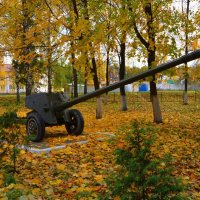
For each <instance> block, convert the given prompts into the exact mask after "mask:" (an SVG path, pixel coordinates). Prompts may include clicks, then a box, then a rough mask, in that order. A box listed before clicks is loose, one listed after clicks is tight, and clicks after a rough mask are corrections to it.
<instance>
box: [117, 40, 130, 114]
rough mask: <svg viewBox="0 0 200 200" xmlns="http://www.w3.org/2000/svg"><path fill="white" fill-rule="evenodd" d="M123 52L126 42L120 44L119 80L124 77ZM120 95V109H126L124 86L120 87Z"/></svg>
mask: <svg viewBox="0 0 200 200" xmlns="http://www.w3.org/2000/svg"><path fill="white" fill-rule="evenodd" d="M125 52H126V44H125V42H123V43H121V44H120V68H119V80H120V81H121V80H123V79H124V78H125V65H126V64H125ZM120 95H121V110H122V111H126V110H128V108H127V101H126V92H125V86H121V87H120Z"/></svg>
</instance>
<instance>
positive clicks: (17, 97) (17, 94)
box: [15, 75, 20, 103]
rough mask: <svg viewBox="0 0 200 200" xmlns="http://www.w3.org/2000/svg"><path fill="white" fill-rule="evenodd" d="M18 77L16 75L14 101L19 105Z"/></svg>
mask: <svg viewBox="0 0 200 200" xmlns="http://www.w3.org/2000/svg"><path fill="white" fill-rule="evenodd" d="M18 76H19V75H16V80H15V85H16V101H17V103H20V91H19V90H20V86H19V78H18Z"/></svg>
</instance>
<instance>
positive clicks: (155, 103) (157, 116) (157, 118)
mask: <svg viewBox="0 0 200 200" xmlns="http://www.w3.org/2000/svg"><path fill="white" fill-rule="evenodd" d="M150 98H151V103H152V108H153V118H154V122H156V123H162V115H161V110H160V104H159V100H158V96H157V88H156V83H155V82H154V81H151V82H150Z"/></svg>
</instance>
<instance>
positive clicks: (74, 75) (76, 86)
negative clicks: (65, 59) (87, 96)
mask: <svg viewBox="0 0 200 200" xmlns="http://www.w3.org/2000/svg"><path fill="white" fill-rule="evenodd" d="M73 82H74V92H73V93H74V97H78V76H77V70H76V69H75V68H74V67H73Z"/></svg>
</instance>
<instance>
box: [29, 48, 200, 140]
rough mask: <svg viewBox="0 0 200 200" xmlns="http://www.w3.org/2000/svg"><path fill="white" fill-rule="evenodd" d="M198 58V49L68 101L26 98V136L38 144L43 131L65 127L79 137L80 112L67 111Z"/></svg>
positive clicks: (58, 97) (37, 96)
mask: <svg viewBox="0 0 200 200" xmlns="http://www.w3.org/2000/svg"><path fill="white" fill-rule="evenodd" d="M197 58H200V49H199V50H196V51H194V52H192V53H189V54H187V55H184V56H182V57H180V58H178V59H175V60H173V61H169V62H167V63H164V64H161V65H159V66H158V67H156V68H153V69H149V70H147V71H145V72H141V73H139V74H136V75H134V76H132V77H130V78H128V79H124V80H121V81H119V82H116V83H114V84H111V85H109V86H106V87H103V88H101V89H99V90H96V91H94V92H91V93H88V94H86V95H84V96H81V97H78V98H75V99H73V100H71V101H69V98H68V97H67V96H66V95H64V93H62V92H60V93H50V94H48V93H38V94H33V95H30V96H27V97H26V107H27V108H29V109H32V111H31V112H29V113H28V115H27V123H26V129H27V134H28V135H29V137H30V139H31V140H32V141H41V140H42V138H43V137H44V134H45V127H47V126H56V125H63V124H64V125H65V127H66V129H67V132H68V133H69V134H73V135H80V134H81V133H82V132H83V129H84V119H83V116H82V114H81V112H80V111H79V110H76V109H69V108H70V107H72V106H74V105H76V104H78V103H81V102H84V101H86V100H88V99H91V98H94V97H98V96H100V95H102V94H104V93H107V92H109V91H112V90H114V89H117V88H119V87H121V86H124V85H127V84H130V83H133V82H135V81H138V80H141V79H144V78H146V77H148V76H152V75H154V74H156V73H159V72H162V71H164V70H167V69H170V68H172V67H175V66H177V65H180V64H182V63H186V62H189V61H192V60H195V59H197Z"/></svg>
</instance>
